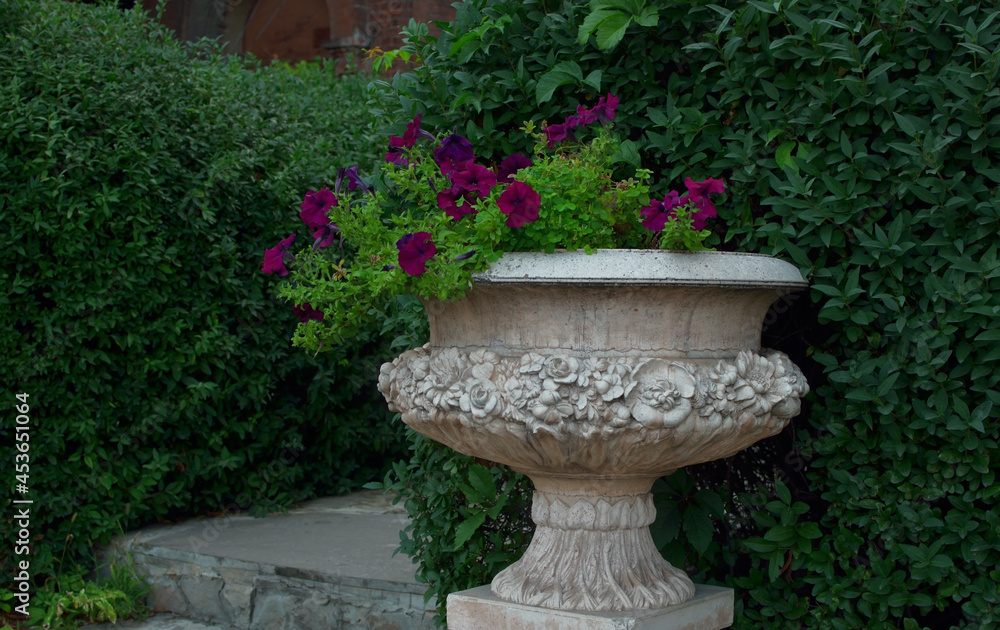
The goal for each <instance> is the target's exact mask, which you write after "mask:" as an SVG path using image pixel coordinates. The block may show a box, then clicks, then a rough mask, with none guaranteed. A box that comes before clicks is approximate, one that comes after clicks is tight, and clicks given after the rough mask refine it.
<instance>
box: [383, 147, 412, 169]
mask: <svg viewBox="0 0 1000 630" xmlns="http://www.w3.org/2000/svg"><path fill="white" fill-rule="evenodd" d="M385 161H386V162H389V163H390V164H395V165H396V166H409V165H410V159H409V158H408V157H406V155H405V154H404V153H402V152H401V151H389V152H387V153H386V154H385Z"/></svg>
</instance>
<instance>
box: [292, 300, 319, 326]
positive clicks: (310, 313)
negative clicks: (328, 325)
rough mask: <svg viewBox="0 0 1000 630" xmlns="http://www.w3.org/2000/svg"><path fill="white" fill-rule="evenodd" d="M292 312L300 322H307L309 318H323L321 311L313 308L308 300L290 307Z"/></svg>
mask: <svg viewBox="0 0 1000 630" xmlns="http://www.w3.org/2000/svg"><path fill="white" fill-rule="evenodd" d="M292 312H293V313H295V316H296V317H298V318H299V321H300V322H307V321H309V320H310V319H323V311H320V310H317V309H315V308H313V307H312V305H311V304H309V302H306V303H305V304H300V305H298V306H294V307H292Z"/></svg>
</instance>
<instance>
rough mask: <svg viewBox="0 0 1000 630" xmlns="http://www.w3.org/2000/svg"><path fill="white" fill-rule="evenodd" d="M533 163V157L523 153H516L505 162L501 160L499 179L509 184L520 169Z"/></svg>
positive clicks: (498, 170) (498, 171) (498, 172)
mask: <svg viewBox="0 0 1000 630" xmlns="http://www.w3.org/2000/svg"><path fill="white" fill-rule="evenodd" d="M533 165H534V162H532V161H531V158H529V157H527V156H525V155H523V154H521V153H515V154H513V155H511V156H510V157H508V158H506V159H504V161H503V162H500V168H498V169H497V181H498V182H500V183H502V184H509V183H511V182H512V181H514V175H515V174H516V173H517V172H518V171H519V170H521V169H522V168H528V167H529V166H533Z"/></svg>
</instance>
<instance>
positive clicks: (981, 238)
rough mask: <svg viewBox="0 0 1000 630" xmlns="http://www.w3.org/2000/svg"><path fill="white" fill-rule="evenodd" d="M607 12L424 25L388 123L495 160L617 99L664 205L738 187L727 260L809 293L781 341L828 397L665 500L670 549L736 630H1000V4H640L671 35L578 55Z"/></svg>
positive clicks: (588, 47) (659, 530) (508, 6)
mask: <svg viewBox="0 0 1000 630" xmlns="http://www.w3.org/2000/svg"><path fill="white" fill-rule="evenodd" d="M604 4H611V3H604V2H600V0H598V1H596V2H594V3H590V4H586V3H570V2H567V3H563V4H556V3H553V2H541V1H537V0H536V1H530V0H529V1H527V2H516V1H513V0H498V1H496V2H484V1H482V0H480V1H475V2H466V3H464V4H462V5H461V6H459V10H458V17H457V20H456V22H455V23H454V24H452V25H451V26H448V27H447V28H445V29H444V30H443V32H442V33H441V36H440V38H439V39H434V38H431V37H428V36H427V35H426V30H425V29H423V27H420V26H419V25H411V27H410V28H409V29H408V33H409V36H410V40H409V43H408V44H407V46H408V51H409V52H410V53H412V54H413V55H415V56H417V57H419V58H420V59H421V60H422V61H423V66H421V67H420V68H417V69H415V70H412V71H409V72H406V73H402V74H399V75H398V76H396V77H395V78H394V79H393V80H392V81H391V82H390V81H385V82H382V83H380V84H378V85H377V86H376V87H377V90H376V92H375V94H374V100H373V103H374V104H375V105H376V106H378V107H379V108H381V109H382V110H383V111H384V112H385V113H386V114H387V115H388V116H389V118H391V119H394V120H395V124H396V125H401V124H403V123H404V122H405V121H406V120H408V119H409V118H410V117H412V116H413V115H414V114H416V113H418V112H423V113H424V118H423V120H424V121H427V124H428V125H432V126H435V127H439V126H442V125H444V124H446V121H463V122H464V123H465V124H464V127H460V129H461V130H462V131H464V133H465V135H466V136H467V137H469V139H470V140H472V141H473V143H474V144H476V145H477V146H478V147H481V150H483V151H492V152H493V155H494V156H495V157H502V156H503V155H505V154H507V153H509V152H512V151H514V150H523V148H524V147H518V146H514V145H510V144H509V141H508V140H507V139H506V138H507V135H506V134H505V132H507V131H510V130H511V129H513V128H516V127H518V126H520V125H521V124H522V122H523V121H524V120H528V119H531V120H535V121H540V120H543V119H546V118H548V119H549V120H560V119H561V116H562V115H563V112H565V110H566V109H567V107H568V106H573V105H576V104H577V103H587V102H588V101H591V100H593V99H594V98H595V97H596V96H597V95H598V94H604V93H607V92H611V93H614V94H616V95H618V96H619V97H620V98H621V105H620V109H619V111H620V115H619V117H618V118H617V119H616V123H617V124H618V128H619V129H620V131H621V132H622V133H623V134H624V135H626V136H627V137H628V138H629V139H630V140H632V141H633V142H634V146H635V148H636V150H637V152H638V154H639V156H640V159H641V163H642V165H643V166H645V167H647V168H650V169H653V170H654V173H655V174H658V175H659V176H661V177H662V178H664V180H665V181H664V190H668V189H670V188H676V187H677V184H678V183H679V180H680V179H681V178H682V177H683V176H684V175H686V174H690V175H692V176H694V177H703V176H713V177H719V176H721V177H723V178H724V179H725V180H726V182H727V190H728V192H729V195H730V196H729V199H728V202H727V203H723V204H720V205H719V212H720V217H721V219H722V222H723V223H724V225H725V226H726V227H720V228H718V231H719V234H720V236H721V237H723V240H724V242H723V245H722V247H723V248H740V249H744V250H749V251H761V252H764V253H769V254H773V255H777V256H780V257H784V258H787V259H789V260H791V261H793V262H795V263H796V264H798V265H799V267H800V268H801V269H802V270H803V272H804V273H805V274H806V275H807V276H808V277H809V278H810V280H811V282H812V287H811V289H810V291H809V292H808V295H803V296H802V297H800V298H797V299H796V298H791V299H790V301H786V302H782V303H781V304H779V305H778V308H777V309H776V311H775V315H774V316H773V317H772V316H769V320H768V322H767V323H768V327H767V330H766V331H765V342H770V343H771V345H778V346H780V347H781V349H783V350H785V351H786V352H789V353H790V354H792V355H793V358H795V360H796V362H797V363H799V364H800V365H802V366H803V367H804V368H806V370H807V372H808V375H809V377H810V380H811V382H812V384H813V387H814V392H815V393H814V395H813V397H812V405H811V410H807V411H806V413H804V414H803V416H802V417H800V418H799V419H798V420H797V421H795V422H794V423H793V425H792V427H791V428H790V429H789V430H788V431H786V432H785V433H783V434H782V435H780V436H778V437H776V438H774V439H772V440H769V441H765V442H764V443H761V444H760V445H759V446H757V447H755V448H754V449H751V451H750V453H748V454H744V455H742V456H741V457H740V459H737V460H735V461H728V462H722V463H720V464H715V465H706V466H703V467H699V468H698V470H692V471H682V472H680V473H677V474H676V475H675V476H673V477H671V478H669V479H667V480H664V481H663V482H662V483H661V484H659V486H658V487H657V489H656V490H657V493H656V496H657V504H658V506H659V508H660V510H659V517H658V521H657V523H656V525H655V526H654V528H653V529H654V535H655V536H656V538H657V541H658V543H659V544H661V546H662V548H663V549H664V550H665V553H666V555H667V556H668V557H669V558H670V559H671V560H674V561H677V562H679V563H680V564H682V565H683V566H685V567H686V568H687V569H688V570H689V571H690V572H692V574H693V575H694V576H695V577H696V578H697V579H699V580H703V581H711V582H716V583H728V584H730V585H734V586H735V587H736V588H737V592H738V606H737V609H738V610H737V619H738V624H737V627H744V628H747V627H754V628H803V627H809V628H836V629H841V628H843V629H850V628H898V627H902V628H919V627H925V628H935V629H937V628H987V627H995V625H996V624H997V623H1000V592H998V589H997V586H996V584H997V582H998V580H1000V570H998V568H997V567H998V566H1000V520H998V519H1000V516H998V514H1000V510H998V507H997V503H998V495H1000V490H998V488H1000V485H997V484H996V471H997V464H996V462H997V460H998V458H1000V448H998V445H997V433H998V430H1000V419H998V418H1000V413H998V409H1000V386H998V380H1000V369H998V368H1000V365H998V361H1000V344H998V342H1000V318H998V317H997V315H998V314H1000V298H998V297H997V295H998V293H997V291H996V287H995V285H996V283H997V282H998V280H997V277H998V276H1000V265H998V262H997V254H998V248H1000V238H998V233H1000V197H998V194H997V193H998V191H997V186H998V184H1000V169H998V168H997V166H996V165H997V164H998V163H1000V116H998V109H1000V86H998V75H1000V8H998V7H997V5H996V3H993V2H977V1H974V0H956V1H949V2H941V1H939V0H910V1H904V0H883V1H879V2H867V1H864V0H798V1H796V0H788V1H783V2H769V1H768V2H764V1H759V0H732V1H722V2H717V3H715V4H711V3H708V2H704V1H699V0H694V1H686V0H685V1H682V0H657V1H655V2H652V1H647V2H641V1H640V2H637V3H635V4H636V5H638V6H639V8H646V9H648V8H654V9H655V13H656V15H657V16H658V20H657V21H656V25H655V26H651V25H647V26H643V25H642V24H643V23H645V24H649V23H650V21H651V20H649V19H648V14H647V16H646V17H645V18H643V19H642V20H638V19H637V20H635V21H633V23H632V25H631V26H628V27H627V29H626V31H625V37H624V39H623V40H622V42H621V43H620V44H619V45H618V46H617V47H616V48H614V49H610V50H601V49H599V48H598V45H597V39H596V38H595V36H593V35H592V36H591V37H590V38H589V39H587V40H586V41H585V42H584V43H580V42H579V40H578V34H579V28H580V26H581V25H582V24H583V23H584V19H585V18H586V16H587V15H589V13H590V11H592V10H593V9H594V8H596V7H599V6H601V5H604ZM618 4H623V3H618ZM627 17H628V16H623V22H624V18H627ZM635 17H637V18H638V17H642V13H641V11H640V12H637V14H636V16H635ZM598 35H601V33H598ZM604 35H605V36H606V35H607V34H606V33H605V34H604ZM515 137H516V134H515ZM991 285H992V286H991ZM778 311H787V312H786V313H784V314H783V315H781V316H780V317H779V316H777V313H778ZM807 354H808V357H807ZM411 465H412V466H414V467H418V468H419V463H413V464H411ZM404 485H405V484H404ZM430 492H433V493H439V492H440V493H443V494H446V495H448V494H449V493H450V494H451V495H454V494H455V489H454V487H447V488H431V490H430ZM708 525H714V528H715V533H714V535H713V536H712V537H711V538H709V537H706V536H704V535H700V532H703V531H704V530H705V528H706V526H708ZM421 535H422V533H421V532H414V533H413V536H414V539H415V540H419V539H420V537H421ZM416 551H417V554H418V557H419V551H420V550H419V549H417V550H416ZM476 577H477V578H478V576H476ZM442 579H443V580H445V581H446V582H447V583H448V584H453V583H462V580H461V579H456V577H455V576H447V578H442ZM475 581H476V580H468V581H466V582H465V583H463V584H461V585H462V586H471V585H473V583H474V582H475Z"/></svg>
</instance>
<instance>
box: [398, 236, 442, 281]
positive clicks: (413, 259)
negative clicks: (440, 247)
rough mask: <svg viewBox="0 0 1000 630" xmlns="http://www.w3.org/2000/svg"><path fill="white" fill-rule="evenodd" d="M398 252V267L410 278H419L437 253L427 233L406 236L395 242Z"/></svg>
mask: <svg viewBox="0 0 1000 630" xmlns="http://www.w3.org/2000/svg"><path fill="white" fill-rule="evenodd" d="M396 249H398V250H399V266H400V267H402V269H403V271H405V272H406V273H407V274H409V275H411V276H419V275H420V274H422V273H424V271H426V266H425V265H426V263H427V261H428V260H430V259H431V258H433V257H434V254H436V253H437V247H435V246H434V243H432V242H431V235H430V233H429V232H416V233H414V234H407V235H406V236H404V237H403V238H401V239H399V240H398V241H396Z"/></svg>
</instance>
